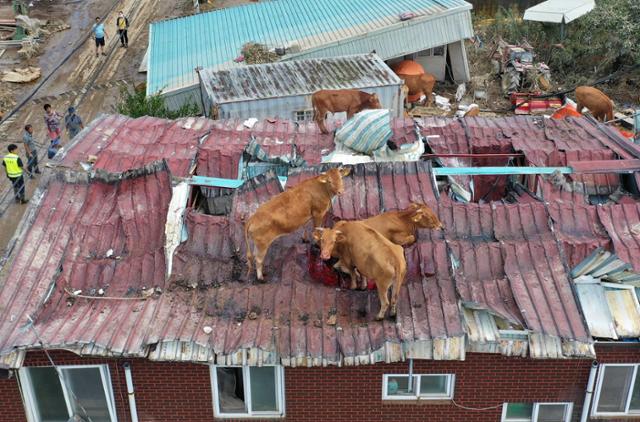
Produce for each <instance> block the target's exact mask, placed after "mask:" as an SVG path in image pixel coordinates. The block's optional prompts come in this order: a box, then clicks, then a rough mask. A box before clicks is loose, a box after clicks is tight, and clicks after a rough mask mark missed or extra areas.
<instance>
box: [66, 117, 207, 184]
mask: <svg viewBox="0 0 640 422" xmlns="http://www.w3.org/2000/svg"><path fill="white" fill-rule="evenodd" d="M210 127H211V121H210V120H207V119H204V118H196V117H188V118H183V119H178V120H175V121H171V120H164V119H158V118H155V117H140V118H138V119H131V118H128V117H125V116H119V115H113V116H109V115H107V116H102V117H99V118H98V119H96V120H94V121H93V122H92V123H91V124H90V125H89V127H88V128H87V129H85V130H84V131H82V132H81V133H80V134H79V135H78V136H77V137H76V138H74V140H73V142H72V143H71V145H70V146H69V149H68V152H66V153H65V154H64V155H62V158H56V160H60V161H61V164H62V165H64V166H67V167H71V168H75V169H78V170H79V169H80V167H79V165H78V163H79V162H86V161H87V159H88V157H89V155H94V156H96V157H97V161H96V162H95V164H94V168H96V169H103V170H106V171H109V172H124V171H126V170H130V169H134V168H139V167H143V166H145V165H147V164H150V163H152V162H154V161H157V160H161V159H166V160H167V162H168V163H169V168H170V170H171V172H172V174H174V175H176V176H180V177H186V176H188V175H189V173H190V168H191V167H192V162H193V159H194V158H195V156H196V152H197V147H198V144H199V142H200V140H201V138H203V137H204V136H205V135H206V133H207V131H208V130H209V129H210Z"/></svg>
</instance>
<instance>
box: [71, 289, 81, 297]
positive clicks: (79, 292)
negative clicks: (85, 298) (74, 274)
mask: <svg viewBox="0 0 640 422" xmlns="http://www.w3.org/2000/svg"><path fill="white" fill-rule="evenodd" d="M79 294H82V290H74V291H73V295H74V296H78V295H79Z"/></svg>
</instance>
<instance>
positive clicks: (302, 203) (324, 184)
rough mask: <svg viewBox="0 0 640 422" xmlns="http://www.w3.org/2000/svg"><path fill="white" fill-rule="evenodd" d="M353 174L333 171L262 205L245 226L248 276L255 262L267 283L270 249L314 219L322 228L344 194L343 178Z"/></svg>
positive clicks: (344, 171)
mask: <svg viewBox="0 0 640 422" xmlns="http://www.w3.org/2000/svg"><path fill="white" fill-rule="evenodd" d="M349 172H350V170H349V169H337V168H332V169H330V170H328V171H327V172H325V173H322V174H320V175H319V176H316V177H313V178H311V179H307V180H305V181H303V182H301V183H299V184H297V185H296V186H294V187H292V188H290V189H287V190H286V191H284V192H282V193H280V194H278V195H276V196H274V197H273V198H271V199H270V200H269V201H267V202H265V203H264V204H262V205H261V206H260V207H259V208H258V209H257V210H256V212H255V213H254V214H253V215H252V216H251V217H249V219H248V220H247V222H246V224H245V226H244V233H245V240H246V242H247V266H248V271H247V274H251V271H252V270H253V267H252V265H253V260H254V258H255V264H256V274H257V277H258V280H262V279H263V273H262V266H263V263H264V258H265V256H266V254H267V251H268V249H269V246H270V245H271V243H273V241H274V240H276V239H277V238H278V237H280V236H284V235H285V234H289V233H293V232H294V231H296V230H297V229H299V228H300V227H302V226H303V225H305V224H306V223H307V222H308V221H309V220H310V219H313V224H314V226H315V227H320V226H321V225H322V220H323V219H324V216H325V214H326V213H327V211H329V207H331V200H332V199H333V197H334V196H335V195H340V194H342V193H343V192H344V184H343V183H342V177H343V176H346V175H348V174H349Z"/></svg>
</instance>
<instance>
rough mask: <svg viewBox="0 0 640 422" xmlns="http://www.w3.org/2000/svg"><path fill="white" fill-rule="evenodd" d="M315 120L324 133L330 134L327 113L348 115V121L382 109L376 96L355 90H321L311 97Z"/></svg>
mask: <svg viewBox="0 0 640 422" xmlns="http://www.w3.org/2000/svg"><path fill="white" fill-rule="evenodd" d="M311 104H312V105H313V120H314V121H315V122H316V123H317V124H318V127H319V128H320V131H321V132H322V133H329V131H328V130H327V126H326V125H325V119H326V117H327V113H341V112H346V113H347V119H350V118H351V117H353V115H354V114H356V113H360V112H361V111H362V110H368V109H379V108H382V105H381V104H380V99H379V98H378V96H377V95H376V94H369V93H366V92H364V91H358V90H355V89H338V90H321V91H318V92H316V93H315V94H313V95H312V96H311Z"/></svg>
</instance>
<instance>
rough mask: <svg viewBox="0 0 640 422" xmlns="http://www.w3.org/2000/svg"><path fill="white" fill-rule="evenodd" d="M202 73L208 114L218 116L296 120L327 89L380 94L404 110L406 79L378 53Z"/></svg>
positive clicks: (387, 104)
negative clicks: (318, 92) (403, 88)
mask: <svg viewBox="0 0 640 422" xmlns="http://www.w3.org/2000/svg"><path fill="white" fill-rule="evenodd" d="M198 74H199V80H200V89H201V92H202V95H203V101H204V112H205V115H207V116H208V117H211V118H214V119H216V120H217V119H231V118H244V119H247V118H251V117H253V118H258V119H265V118H281V119H295V117H296V113H297V112H305V111H310V110H312V108H313V107H312V104H311V95H312V94H313V93H315V92H317V91H320V90H323V89H329V90H334V89H357V90H362V91H366V92H369V93H374V94H376V95H377V96H378V98H379V100H380V104H382V107H383V108H386V109H389V110H390V112H391V115H392V116H394V117H399V116H401V115H402V112H403V107H402V100H401V93H400V87H401V85H402V83H403V82H402V80H401V79H400V78H399V77H398V76H397V75H396V74H395V73H394V72H393V71H392V70H391V69H390V68H389V67H388V66H387V65H386V64H385V63H384V62H383V61H382V60H381V59H380V58H379V57H378V56H377V55H376V54H358V55H352V56H341V57H327V58H320V59H303V60H293V61H281V62H275V63H265V64H256V65H247V66H239V67H234V68H231V69H227V70H213V69H201V70H199V71H198ZM213 110H215V113H216V115H215V116H212V115H211V114H212V113H213Z"/></svg>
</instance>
